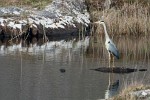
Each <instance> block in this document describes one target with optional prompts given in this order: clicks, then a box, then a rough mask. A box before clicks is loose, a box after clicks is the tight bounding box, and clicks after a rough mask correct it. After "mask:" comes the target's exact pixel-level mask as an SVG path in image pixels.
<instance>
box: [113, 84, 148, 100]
mask: <svg viewBox="0 0 150 100" xmlns="http://www.w3.org/2000/svg"><path fill="white" fill-rule="evenodd" d="M146 89H150V86H149V85H144V84H142V83H141V84H139V83H134V84H131V85H129V86H127V87H125V88H124V89H123V90H122V91H121V92H120V94H119V95H117V96H115V97H113V98H111V100H138V97H137V96H135V95H132V94H131V92H135V91H140V90H146Z"/></svg>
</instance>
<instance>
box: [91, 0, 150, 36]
mask: <svg viewBox="0 0 150 100" xmlns="http://www.w3.org/2000/svg"><path fill="white" fill-rule="evenodd" d="M112 1H115V0H112ZM125 1H126V2H124V3H119V1H118V5H117V4H116V5H114V6H112V7H111V8H110V9H104V8H103V10H101V9H96V10H93V9H94V7H93V6H92V7H93V9H92V8H91V11H90V13H91V20H92V21H97V20H99V19H100V17H101V16H104V17H105V18H104V20H105V22H106V24H107V27H108V29H109V34H111V35H116V34H119V35H135V36H140V35H150V6H149V5H150V1H148V0H144V1H143V2H142V1H141V2H140V0H138V1H139V2H135V0H125ZM127 1H128V2H130V3H128V2H127ZM146 1H147V3H146V4H145V2H146ZM95 2H96V1H95ZM102 4H103V3H102ZM99 5H100V4H97V6H99ZM119 5H120V6H119ZM95 8H96V7H95ZM98 32H99V33H100V34H103V31H102V30H99V31H98Z"/></svg>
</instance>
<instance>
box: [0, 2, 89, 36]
mask: <svg viewBox="0 0 150 100" xmlns="http://www.w3.org/2000/svg"><path fill="white" fill-rule="evenodd" d="M89 18H90V16H89V13H88V12H87V10H86V5H85V2H84V0H77V1H76V0H72V1H70V0H65V1H60V0H53V2H52V3H51V4H49V5H47V6H46V7H45V8H44V9H43V10H38V9H36V8H29V7H14V6H13V7H10V6H9V7H1V8H0V37H18V36H23V37H26V36H36V37H40V36H60V35H62V36H63V35H78V34H79V33H80V34H81V33H82V32H85V31H87V30H88V27H89V24H90V20H89Z"/></svg>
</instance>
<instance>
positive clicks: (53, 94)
mask: <svg viewBox="0 0 150 100" xmlns="http://www.w3.org/2000/svg"><path fill="white" fill-rule="evenodd" d="M140 40H141V38H140ZM140 40H137V41H133V40H132V39H126V38H124V39H122V38H117V39H114V41H115V42H116V44H117V46H118V48H119V50H120V53H121V59H120V60H115V66H117V67H125V68H135V69H139V68H145V69H148V70H147V71H145V72H139V71H137V72H134V73H130V74H114V73H103V72H98V71H93V70H90V69H93V68H99V67H108V54H107V51H106V49H105V47H104V41H103V39H102V40H101V39H100V40H99V41H96V42H95V41H93V40H92V39H91V38H90V37H85V38H84V39H78V38H71V39H68V38H67V39H50V41H49V42H43V41H42V40H36V39H35V40H34V39H33V40H32V42H31V43H29V42H28V43H27V42H26V41H25V40H14V41H13V42H8V41H7V40H3V41H1V43H0V64H1V65H0V100H98V99H102V98H108V97H109V96H111V95H114V94H116V93H118V91H120V90H121V89H122V88H123V87H124V86H125V85H126V84H128V83H133V82H143V83H149V74H148V73H149V62H148V61H149V59H148V57H149V55H148V54H149V53H148V52H147V51H142V50H137V54H135V53H133V52H132V50H130V49H129V47H130V46H129V45H133V46H137V47H138V46H139V45H142V44H141V42H139V41H140ZM141 41H143V40H141ZM138 42H139V44H138ZM125 43H126V44H125ZM135 48H136V47H135ZM132 49H133V48H132ZM135 50H136V49H135ZM142 52H144V54H145V55H144V54H143V53H142ZM61 69H63V70H65V72H61ZM117 81H118V82H119V84H117V86H116V87H115V88H113V89H111V88H110V87H109V83H110V82H111V83H115V82H117Z"/></svg>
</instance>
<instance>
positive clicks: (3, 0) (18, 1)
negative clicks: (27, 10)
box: [0, 0, 52, 9]
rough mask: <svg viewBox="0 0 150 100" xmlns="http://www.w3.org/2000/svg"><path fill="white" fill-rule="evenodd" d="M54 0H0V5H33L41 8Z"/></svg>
mask: <svg viewBox="0 0 150 100" xmlns="http://www.w3.org/2000/svg"><path fill="white" fill-rule="evenodd" d="M51 2H52V0H0V6H22V5H23V6H31V7H36V8H39V9H42V8H44V7H45V6H46V5H47V4H49V3H51Z"/></svg>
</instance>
